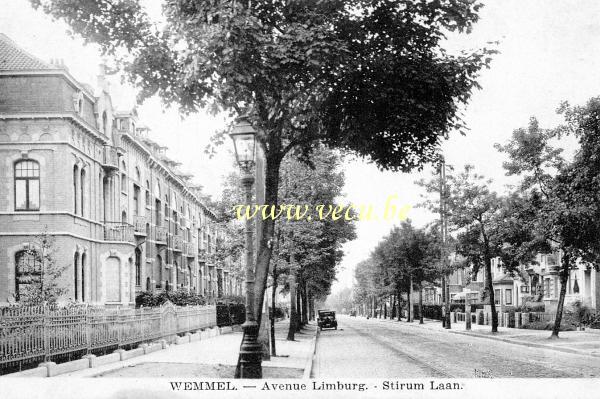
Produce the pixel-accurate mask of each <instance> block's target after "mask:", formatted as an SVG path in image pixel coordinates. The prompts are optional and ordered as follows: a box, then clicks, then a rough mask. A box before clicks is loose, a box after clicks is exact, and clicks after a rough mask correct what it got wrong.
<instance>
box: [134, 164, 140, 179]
mask: <svg viewBox="0 0 600 399" xmlns="http://www.w3.org/2000/svg"><path fill="white" fill-rule="evenodd" d="M135 180H136V181H138V182H139V181H140V168H138V167H137V166H136V167H135Z"/></svg>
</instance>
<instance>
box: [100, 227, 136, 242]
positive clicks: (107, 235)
mask: <svg viewBox="0 0 600 399" xmlns="http://www.w3.org/2000/svg"><path fill="white" fill-rule="evenodd" d="M104 239H105V240H106V241H123V242H134V237H133V226H132V225H130V224H127V223H121V222H104Z"/></svg>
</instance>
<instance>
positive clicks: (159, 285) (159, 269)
mask: <svg viewBox="0 0 600 399" xmlns="http://www.w3.org/2000/svg"><path fill="white" fill-rule="evenodd" d="M156 266H157V267H156V269H157V270H156V271H157V273H156V274H155V275H154V278H155V279H156V288H162V278H163V273H162V268H163V264H162V258H161V257H160V255H156Z"/></svg>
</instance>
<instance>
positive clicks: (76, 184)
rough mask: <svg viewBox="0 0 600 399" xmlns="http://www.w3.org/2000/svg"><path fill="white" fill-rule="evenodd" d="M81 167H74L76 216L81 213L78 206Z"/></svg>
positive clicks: (74, 209)
mask: <svg viewBox="0 0 600 399" xmlns="http://www.w3.org/2000/svg"><path fill="white" fill-rule="evenodd" d="M78 186H79V167H78V166H77V165H75V166H73V213H74V214H76V215H77V214H78V213H79V207H78V206H77V204H78V203H79V201H78V199H77V198H78V196H79V189H78Z"/></svg>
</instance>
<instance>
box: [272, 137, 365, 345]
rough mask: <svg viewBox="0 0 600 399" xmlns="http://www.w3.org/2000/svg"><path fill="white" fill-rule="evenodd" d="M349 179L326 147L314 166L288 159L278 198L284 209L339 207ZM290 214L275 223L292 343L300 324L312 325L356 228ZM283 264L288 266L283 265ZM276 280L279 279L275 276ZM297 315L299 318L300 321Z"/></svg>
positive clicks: (340, 220) (277, 256)
mask: <svg viewBox="0 0 600 399" xmlns="http://www.w3.org/2000/svg"><path fill="white" fill-rule="evenodd" d="M343 184H344V175H343V173H342V172H341V171H340V158H339V156H337V155H336V154H335V153H333V152H332V151H329V150H326V149H325V148H322V149H320V150H319V151H317V152H316V153H315V154H314V155H313V157H312V159H311V161H310V163H309V164H305V163H303V162H299V161H297V160H294V159H286V160H285V161H284V164H283V167H282V185H281V186H280V193H279V196H280V198H281V199H282V202H283V204H282V206H283V205H299V206H301V207H302V209H305V208H304V207H305V206H307V207H308V209H315V207H316V206H318V205H321V204H328V205H329V204H333V205H335V201H336V198H337V197H339V196H340V195H341V192H342V188H343ZM294 214H295V212H286V214H285V217H280V218H279V219H278V220H277V224H276V236H277V252H276V259H278V261H277V262H273V266H274V267H275V266H276V267H277V271H278V276H277V277H278V278H280V277H281V276H282V275H283V274H285V275H287V277H288V278H289V282H288V289H289V290H290V296H291V309H290V310H291V311H290V314H291V320H290V332H289V334H288V337H289V339H293V337H294V332H295V331H296V330H298V329H299V327H300V325H301V324H304V323H306V322H307V321H308V308H309V303H310V304H311V306H310V307H311V308H314V304H313V302H314V300H324V299H325V298H326V297H327V295H329V290H330V288H331V283H332V282H333V281H334V280H335V275H336V266H337V265H338V264H339V262H340V260H341V257H342V256H343V252H341V250H340V247H341V245H342V244H343V243H344V242H346V241H347V240H351V239H353V238H354V237H355V234H354V227H353V224H352V223H351V222H349V221H345V220H343V219H339V220H332V219H330V218H325V219H323V220H320V219H318V218H314V217H313V219H312V220H308V219H307V218H303V219H301V220H293V219H292V220H290V219H288V217H287V216H288V215H292V216H293V215H294ZM281 263H283V264H284V266H283V267H281V266H280V265H281ZM273 281H277V279H276V278H275V276H273ZM294 297H296V298H300V300H299V302H300V303H301V306H300V309H301V310H302V311H301V313H298V314H296V309H295V308H296V306H295V301H294V300H293V299H294ZM296 316H298V318H299V320H296Z"/></svg>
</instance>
